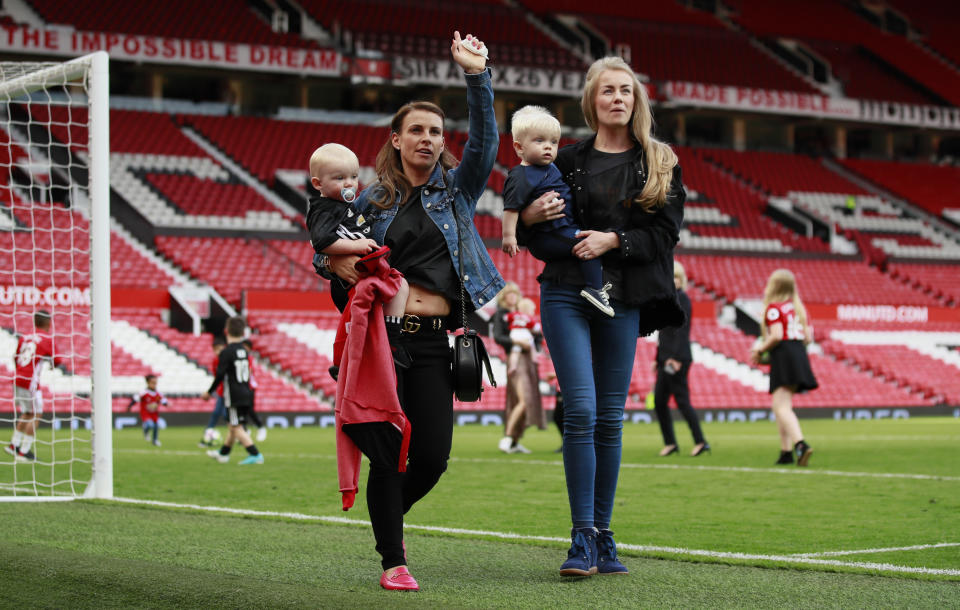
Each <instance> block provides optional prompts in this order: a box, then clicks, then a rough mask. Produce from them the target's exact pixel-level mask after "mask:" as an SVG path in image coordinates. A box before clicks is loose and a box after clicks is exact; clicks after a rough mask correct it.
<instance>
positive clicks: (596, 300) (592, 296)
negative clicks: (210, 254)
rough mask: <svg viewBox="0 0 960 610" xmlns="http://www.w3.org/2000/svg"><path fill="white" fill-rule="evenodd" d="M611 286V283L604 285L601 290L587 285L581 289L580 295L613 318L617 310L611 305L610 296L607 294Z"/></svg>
mask: <svg viewBox="0 0 960 610" xmlns="http://www.w3.org/2000/svg"><path fill="white" fill-rule="evenodd" d="M610 288H611V286H610V284H606V285H604V287H603V288H601V289H600V290H597V289H596V288H591V287H589V286H586V287H584V289H583V290H581V291H580V296H582V297H583V298H584V299H586V300H587V302H588V303H590V304H591V305H593V306H594V307H596V308H597V309H599V310H600V311H602V312H603V313H604V314H606V315H608V316H610V317H611V318H612V317H613V316H614V315H616V312H614V311H613V307H612V306H611V305H610V297H608V296H607V291H608V290H610Z"/></svg>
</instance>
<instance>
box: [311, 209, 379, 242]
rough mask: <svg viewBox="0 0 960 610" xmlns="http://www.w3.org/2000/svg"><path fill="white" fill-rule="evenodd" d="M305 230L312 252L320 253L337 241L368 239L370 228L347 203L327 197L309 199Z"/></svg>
mask: <svg viewBox="0 0 960 610" xmlns="http://www.w3.org/2000/svg"><path fill="white" fill-rule="evenodd" d="M307 230H308V231H309V232H310V243H311V244H312V245H313V249H314V251H316V252H317V253H320V252H323V249H324V248H326V247H328V246H329V245H330V244H332V243H333V242H335V241H337V240H338V239H364V238H368V237H370V231H371V226H370V224H368V223H365V222H364V219H363V216H360V215H359V214H357V212H356V211H355V210H354V209H353V207H352V206H351V205H350V204H349V203H345V202H343V201H337V200H336V199H330V198H329V197H311V198H310V202H309V203H308V204H307Z"/></svg>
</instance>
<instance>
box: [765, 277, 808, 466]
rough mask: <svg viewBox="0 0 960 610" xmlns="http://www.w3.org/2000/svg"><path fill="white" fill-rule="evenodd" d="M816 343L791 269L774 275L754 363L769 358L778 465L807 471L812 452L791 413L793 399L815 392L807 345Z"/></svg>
mask: <svg viewBox="0 0 960 610" xmlns="http://www.w3.org/2000/svg"><path fill="white" fill-rule="evenodd" d="M812 340H813V328H812V327H811V326H810V324H809V321H808V320H807V312H806V309H804V307H803V302H801V301H800V294H799V293H798V292H797V281H796V279H795V278H794V277H793V273H791V272H790V271H788V270H787V269H777V270H776V271H774V272H773V273H771V274H770V279H768V280H767V287H766V289H765V290H764V292H763V324H761V325H760V341H759V342H757V343H756V344H755V345H754V347H753V349H752V350H751V351H750V361H751V362H753V363H754V364H759V363H760V357H761V354H764V353H769V354H770V393H771V394H773V406H772V409H773V414H774V415H776V417H777V430H778V431H779V432H780V458H779V459H778V460H777V462H776V463H777V464H792V463H793V461H794V456H796V462H797V466H806V465H807V463H808V462H809V461H810V455H811V454H812V453H813V449H812V448H811V447H810V445H808V444H807V442H806V441H805V440H803V432H802V431H801V430H800V422H799V421H798V420H797V415H796V413H794V412H793V395H794V394H796V393H797V392H806V391H807V390H815V389H816V388H817V379H816V377H814V376H813V370H812V369H811V368H810V359H809V358H808V357H807V347H806V346H807V345H808V344H809V343H810V342H811V341H812Z"/></svg>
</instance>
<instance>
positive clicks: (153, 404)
mask: <svg viewBox="0 0 960 610" xmlns="http://www.w3.org/2000/svg"><path fill="white" fill-rule="evenodd" d="M144 380H146V382H147V389H146V390H144V391H143V392H141V393H140V394H136V395H134V396H133V397H131V398H130V404H128V405H127V411H129V410H130V409H132V408H133V405H135V404H137V403H139V404H140V421H141V422H142V424H143V439H144V440H147V441H151V438H150V431H151V430H153V439H152V441H151V442H152V443H153V444H154V445H155V446H157V447H159V446H160V440H159V439H158V438H157V433H158V432H159V430H160V426H159V425H158V423H157V422H158V419H159V417H160V406H161V405H162V406H164V407H165V406H167V398H166V396H164V395H163V394H161V393H160V392H158V391H157V376H156V375H153V374H151V375H147V376H146V377H144Z"/></svg>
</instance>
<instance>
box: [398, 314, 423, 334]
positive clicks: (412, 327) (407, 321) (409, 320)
mask: <svg viewBox="0 0 960 610" xmlns="http://www.w3.org/2000/svg"><path fill="white" fill-rule="evenodd" d="M402 330H403V332H405V333H411V334H412V333H415V332H417V331H418V330H420V316H417V315H414V314H406V315H404V316H403V328H402Z"/></svg>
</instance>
